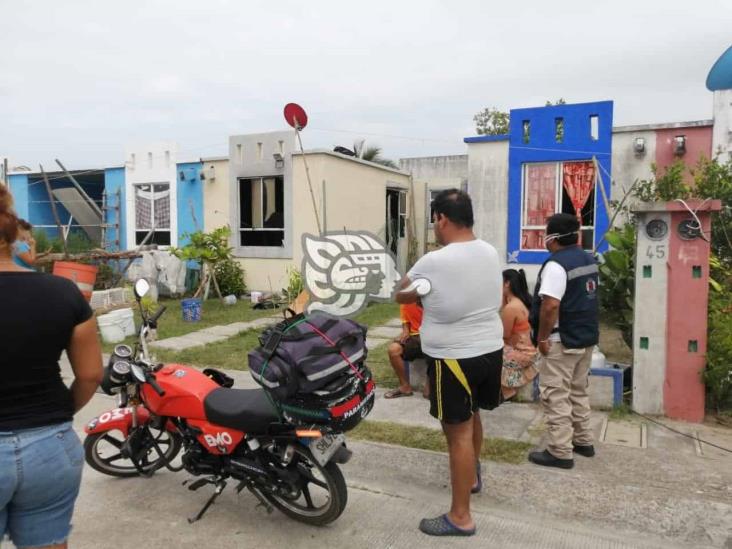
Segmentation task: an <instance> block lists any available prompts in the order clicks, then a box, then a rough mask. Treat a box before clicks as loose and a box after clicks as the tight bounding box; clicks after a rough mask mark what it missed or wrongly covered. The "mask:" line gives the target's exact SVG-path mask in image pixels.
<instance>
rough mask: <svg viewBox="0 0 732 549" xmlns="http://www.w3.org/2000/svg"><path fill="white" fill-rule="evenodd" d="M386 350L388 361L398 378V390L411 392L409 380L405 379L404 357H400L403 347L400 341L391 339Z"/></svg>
mask: <svg viewBox="0 0 732 549" xmlns="http://www.w3.org/2000/svg"><path fill="white" fill-rule="evenodd" d="M387 352H388V353H389V362H390V363H391V367H392V368H394V373H396V375H397V378H399V390H400V391H401V392H402V393H407V394H409V393H411V392H412V386H411V385H410V384H409V380H408V379H407V372H406V371H405V369H404V359H403V358H402V353H403V352H404V347H402V345H401V343H397V342H396V341H392V342H391V343H389V347H388V348H387Z"/></svg>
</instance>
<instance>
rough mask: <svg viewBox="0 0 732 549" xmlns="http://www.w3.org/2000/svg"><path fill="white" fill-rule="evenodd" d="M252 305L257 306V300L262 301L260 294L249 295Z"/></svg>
mask: <svg viewBox="0 0 732 549" xmlns="http://www.w3.org/2000/svg"><path fill="white" fill-rule="evenodd" d="M251 298H252V303H253V304H255V305H256V304H257V303H259V300H260V299H262V292H252V293H251Z"/></svg>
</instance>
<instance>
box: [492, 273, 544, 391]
mask: <svg viewBox="0 0 732 549" xmlns="http://www.w3.org/2000/svg"><path fill="white" fill-rule="evenodd" d="M530 309H531V296H530V295H529V288H528V284H527V283H526V274H525V273H524V271H523V269H521V270H518V271H517V270H516V269H506V270H505V271H503V309H501V319H502V320H503V342H504V347H503V371H502V373H501V392H502V394H503V398H504V400H508V399H510V398H511V397H513V396H514V395H515V394H516V392H517V391H518V389H519V388H520V387H523V386H524V385H526V384H527V383H530V382H531V381H532V380H533V379H534V378H535V377H536V374H537V373H538V372H537V369H536V365H535V364H536V362H537V360H538V358H539V356H540V355H539V353H538V351H537V350H536V347H534V345H533V344H532V343H531V327H530V326H529V310H530Z"/></svg>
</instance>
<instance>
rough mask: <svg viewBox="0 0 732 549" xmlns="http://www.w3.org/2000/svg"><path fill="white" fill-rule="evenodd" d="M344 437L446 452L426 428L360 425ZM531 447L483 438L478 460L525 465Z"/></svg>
mask: <svg viewBox="0 0 732 549" xmlns="http://www.w3.org/2000/svg"><path fill="white" fill-rule="evenodd" d="M348 436H349V437H351V438H354V439H360V440H370V441H373V442H384V443H387V444H397V445H399V446H407V447H409V448H419V449H421V450H433V451H435V452H447V442H446V441H445V435H444V434H442V431H438V430H437V429H428V428H427V427H416V426H412V425H400V424H398V423H392V422H390V421H369V420H366V421H362V422H361V423H360V424H359V425H358V427H356V428H355V429H354V430H353V431H349V433H348ZM532 447H533V446H532V445H531V444H529V443H527V442H519V441H516V440H507V439H504V438H490V437H487V438H486V439H485V440H484V442H483V450H482V451H481V453H480V457H481V458H483V459H489V460H491V461H500V462H503V463H513V464H518V463H523V462H524V461H526V453H527V452H528V451H529V449H531V448H532Z"/></svg>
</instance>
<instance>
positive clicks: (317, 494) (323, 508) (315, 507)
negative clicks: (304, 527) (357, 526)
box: [262, 445, 348, 526]
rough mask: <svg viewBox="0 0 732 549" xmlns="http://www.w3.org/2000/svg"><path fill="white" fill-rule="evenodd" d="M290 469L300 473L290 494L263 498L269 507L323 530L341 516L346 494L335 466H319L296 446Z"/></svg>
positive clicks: (302, 448) (331, 463)
mask: <svg viewBox="0 0 732 549" xmlns="http://www.w3.org/2000/svg"><path fill="white" fill-rule="evenodd" d="M290 468H294V470H295V471H297V472H298V473H299V478H298V481H297V482H296V483H295V484H293V485H292V486H291V490H290V491H289V493H284V491H283V490H278V491H277V492H264V493H263V494H262V495H263V496H264V497H265V498H267V500H268V501H269V502H270V503H271V504H272V505H274V506H275V507H277V509H279V510H280V511H282V512H283V513H284V514H285V515H287V516H288V517H290V518H293V519H295V520H297V521H299V522H304V523H306V524H311V525H314V526H324V525H326V524H329V523H331V522H333V521H334V520H336V519H337V518H338V517H339V516H341V513H343V510H344V509H345V508H346V502H347V501H348V492H347V489H346V481H345V480H344V478H343V473H341V470H340V469H339V468H338V465H336V464H335V463H333V462H330V463H327V464H326V465H325V466H321V465H320V464H319V463H318V462H317V461H315V459H313V456H312V454H311V453H310V450H308V449H307V448H305V447H303V446H300V445H297V446H295V456H294V457H293V458H292V461H291V462H290V464H289V465H288V469H290Z"/></svg>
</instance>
